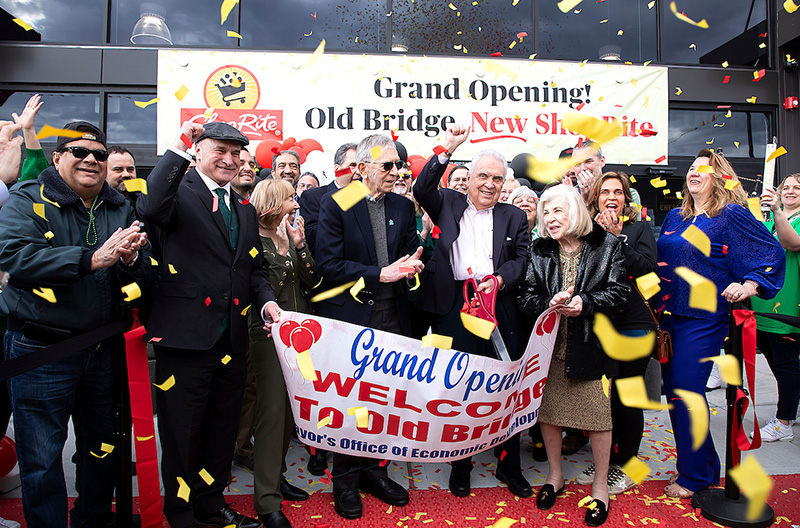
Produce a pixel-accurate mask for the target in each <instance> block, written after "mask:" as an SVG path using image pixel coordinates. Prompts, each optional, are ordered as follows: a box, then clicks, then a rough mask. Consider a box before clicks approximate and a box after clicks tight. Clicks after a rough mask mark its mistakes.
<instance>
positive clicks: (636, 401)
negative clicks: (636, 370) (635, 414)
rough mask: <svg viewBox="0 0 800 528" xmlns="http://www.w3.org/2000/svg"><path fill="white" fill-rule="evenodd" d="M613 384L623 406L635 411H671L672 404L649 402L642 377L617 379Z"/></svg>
mask: <svg viewBox="0 0 800 528" xmlns="http://www.w3.org/2000/svg"><path fill="white" fill-rule="evenodd" d="M614 383H615V384H616V386H617V393H618V394H619V399H620V401H621V402H622V404H623V405H626V406H628V407H636V408H637V409H672V404H670V403H661V402H660V401H651V400H650V399H649V398H648V397H647V389H645V386H644V378H643V377H642V376H634V377H632V378H617V379H615V380H614Z"/></svg>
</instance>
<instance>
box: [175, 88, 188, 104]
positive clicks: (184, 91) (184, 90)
mask: <svg viewBox="0 0 800 528" xmlns="http://www.w3.org/2000/svg"><path fill="white" fill-rule="evenodd" d="M188 93H189V89H188V88H187V87H186V86H185V85H183V84H182V85H181V87H180V88H178V91H176V92H175V97H176V98H177V99H178V101H183V98H184V97H186V94H188Z"/></svg>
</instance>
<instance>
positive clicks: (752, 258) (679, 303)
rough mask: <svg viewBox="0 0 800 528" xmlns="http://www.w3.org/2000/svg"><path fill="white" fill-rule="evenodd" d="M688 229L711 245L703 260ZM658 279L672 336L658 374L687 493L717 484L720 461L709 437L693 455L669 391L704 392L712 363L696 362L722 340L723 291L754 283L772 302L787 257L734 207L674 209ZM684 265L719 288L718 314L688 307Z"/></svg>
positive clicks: (686, 424) (662, 240)
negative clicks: (685, 214)
mask: <svg viewBox="0 0 800 528" xmlns="http://www.w3.org/2000/svg"><path fill="white" fill-rule="evenodd" d="M692 224H694V225H695V226H697V227H698V228H699V229H700V230H701V231H703V232H704V233H705V234H706V236H708V238H709V239H710V241H711V255H710V256H709V257H706V256H705V255H704V254H703V253H702V252H701V251H700V250H698V249H697V248H696V247H694V246H693V245H692V244H691V243H690V242H689V241H687V240H686V239H684V238H683V237H682V236H681V234H682V233H683V232H684V231H685V230H686V229H687V228H688V227H689V226H690V225H692ZM658 261H659V268H658V274H659V275H660V276H661V292H660V301H659V302H658V303H657V305H656V306H657V307H658V308H659V309H661V308H663V309H664V310H665V311H666V312H667V313H668V314H669V315H668V316H662V317H661V321H660V322H661V324H662V327H663V328H664V329H665V330H667V331H668V332H669V333H670V334H671V335H672V343H673V357H672V361H669V362H668V363H665V364H664V365H662V369H661V373H662V378H663V380H664V390H665V393H666V396H667V401H668V402H669V403H672V404H673V405H674V408H673V409H672V410H671V411H670V419H671V421H672V429H673V431H674V434H675V447H676V451H677V470H678V473H680V477H679V478H678V480H677V483H678V484H679V485H681V486H683V487H684V488H686V489H688V490H690V491H693V492H694V491H698V490H701V489H704V488H707V487H709V486H712V485H716V484H719V476H720V461H719V456H718V455H717V452H716V450H715V449H714V443H713V441H712V439H711V435H710V434H709V435H708V436H707V437H706V440H705V442H704V444H703V445H702V446H701V447H700V448H699V449H698V450H696V451H695V450H693V448H692V444H693V438H692V434H691V419H690V417H689V414H688V412H687V410H686V406H685V405H684V404H683V403H682V401H681V400H680V398H677V397H676V396H675V389H684V390H688V391H691V392H695V393H697V394H701V395H704V394H705V385H706V381H707V380H708V375H709V374H710V372H711V367H712V363H711V362H704V363H700V360H701V359H703V358H706V357H711V356H716V355H718V354H719V350H720V348H721V347H722V344H723V342H724V341H725V337H726V336H727V335H728V302H727V301H726V300H725V298H724V297H722V295H721V294H722V292H723V291H724V290H725V288H727V287H728V285H730V284H731V283H733V282H739V283H741V282H744V281H746V280H748V279H749V280H753V281H755V282H757V283H758V284H759V286H760V288H759V294H760V295H761V296H762V297H764V298H772V297H774V296H775V294H776V293H777V292H778V291H779V290H780V288H781V287H782V285H783V276H784V272H785V268H786V257H785V254H784V251H783V249H782V248H781V246H780V244H779V243H778V242H777V241H776V240H775V238H774V237H773V236H772V234H771V233H770V232H769V231H768V230H767V229H766V228H765V227H764V225H763V224H762V223H761V222H759V221H758V220H756V219H755V217H753V215H752V214H751V213H750V211H748V210H747V209H745V208H744V207H741V206H739V205H733V204H731V205H728V206H727V207H725V209H723V210H722V211H721V212H720V214H719V215H717V216H715V217H713V218H709V217H708V216H706V215H705V214H702V215H698V216H696V217H693V218H689V219H684V218H682V217H681V215H680V209H673V210H672V211H670V212H669V214H667V217H666V219H665V220H664V223H663V225H662V226H661V236H660V237H659V239H658ZM680 266H685V267H687V268H689V269H690V270H692V271H694V272H696V273H698V274H700V275H702V276H703V277H705V278H707V279H709V280H710V281H711V282H713V283H714V284H715V285H716V287H717V310H716V311H715V312H713V313H712V312H708V311H705V310H699V309H696V308H691V307H689V293H690V287H689V284H688V283H687V282H686V281H684V280H683V279H682V278H680V277H679V276H678V275H677V274H676V273H675V268H677V267H680Z"/></svg>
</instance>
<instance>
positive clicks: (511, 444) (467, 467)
mask: <svg viewBox="0 0 800 528" xmlns="http://www.w3.org/2000/svg"><path fill="white" fill-rule="evenodd" d="M463 284H464V283H463V282H461V281H458V282H456V291H455V295H454V297H453V305H452V307H451V308H450V311H449V312H447V313H446V314H444V315H439V316H436V315H431V321H433V324H432V325H431V327H432V329H433V332H434V333H435V334H440V335H445V336H452V337H453V350H460V351H462V352H467V353H470V354H475V355H478V356H484V357H490V358H496V357H497V354H496V352H495V350H494V346H493V345H492V341H491V340H487V339H481V338H480V337H478V336H476V335H475V334H473V333H472V332H469V331H468V330H467V329H465V328H464V324H463V323H462V322H461V308H462V307H463V306H464V290H463ZM495 315H496V316H497V327H498V328H499V329H500V335H501V336H502V337H503V342H504V343H505V344H506V347H507V348H508V355H509V356H510V357H511V359H512V360H516V359H519V358H520V357H521V356H522V351H523V349H522V346H521V345H520V343H522V341H523V339H521V335H520V332H519V330H518V329H515V328H513V326H514V325H512V324H511V321H510V318H509V317H508V314H507V313H506V310H505V308H504V307H503V304H502V303H501V302H500V300H499V299H498V302H497V309H496V314H495ZM526 343H527V341H526ZM519 442H520V440H519V433H517V434H515V435H514V436H512V437H511V438H509V439H508V440H506V441H505V442H503V443H502V444H500V445H499V446H497V448H496V449H495V454H496V455H497V458H498V464H497V466H498V468H502V469H503V472H504V473H507V474H508V473H519V472H520V471H521V469H520V455H519V451H520V448H519ZM503 451H505V453H506V454H505V456H504V457H503V460H499V458H500V456H501V454H502V452H503ZM451 466H452V472H453V473H454V474H456V475H458V476H461V477H466V476H467V475H469V473H470V471H472V457H467V458H462V459H461V460H455V461H453V462H451Z"/></svg>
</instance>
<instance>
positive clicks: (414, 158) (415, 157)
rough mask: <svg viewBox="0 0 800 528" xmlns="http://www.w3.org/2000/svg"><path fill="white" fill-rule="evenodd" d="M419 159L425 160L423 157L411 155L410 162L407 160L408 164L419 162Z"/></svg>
mask: <svg viewBox="0 0 800 528" xmlns="http://www.w3.org/2000/svg"><path fill="white" fill-rule="evenodd" d="M418 159H425V158H424V157H422V156H420V155H419V154H411V155H410V156H409V157H408V160H407V161H408V164H409V165H410V164H411V162H412V161H414V160H418Z"/></svg>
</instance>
